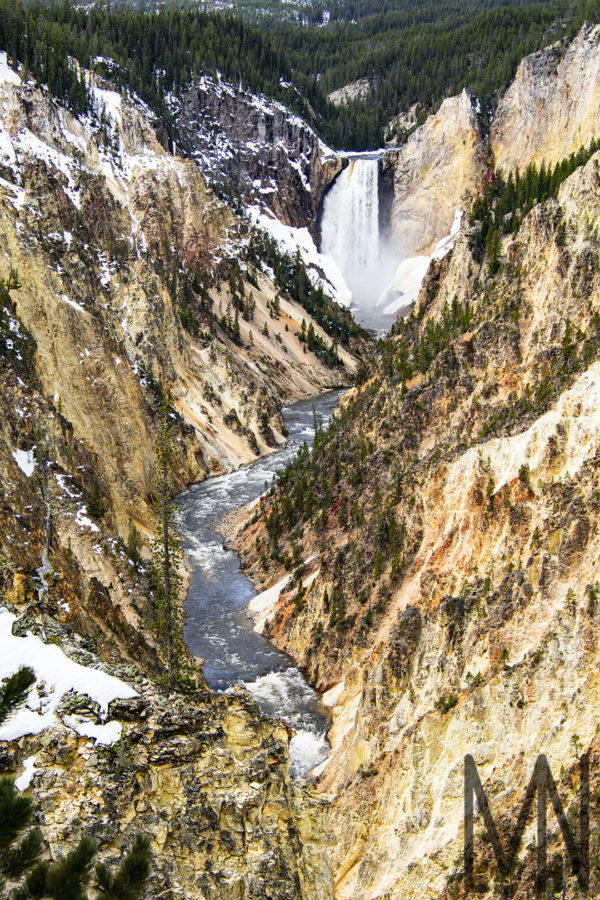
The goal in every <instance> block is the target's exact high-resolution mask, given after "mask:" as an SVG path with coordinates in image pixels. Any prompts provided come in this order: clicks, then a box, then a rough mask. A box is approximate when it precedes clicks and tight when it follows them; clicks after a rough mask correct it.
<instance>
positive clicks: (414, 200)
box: [381, 91, 487, 259]
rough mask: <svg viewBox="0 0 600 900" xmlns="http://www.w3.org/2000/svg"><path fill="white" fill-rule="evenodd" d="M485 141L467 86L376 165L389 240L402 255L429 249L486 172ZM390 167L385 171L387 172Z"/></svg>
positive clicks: (442, 234) (433, 245)
mask: <svg viewBox="0 0 600 900" xmlns="http://www.w3.org/2000/svg"><path fill="white" fill-rule="evenodd" d="M486 164H487V158H486V141H485V139H484V137H483V134H482V130H481V127H480V124H479V122H478V119H477V115H476V111H475V109H474V107H473V104H472V102H471V99H470V98H469V96H468V94H467V93H466V91H463V93H462V94H460V96H458V97H450V98H449V99H448V100H445V101H444V102H443V103H442V105H441V106H440V108H439V110H438V112H437V113H436V114H435V115H433V116H430V117H429V118H428V119H427V121H426V122H425V124H424V125H422V126H421V127H420V128H417V130H416V131H415V132H414V133H413V134H412V135H411V137H410V138H409V139H408V141H407V142H406V144H404V145H403V146H402V147H400V148H398V149H397V150H396V149H394V150H392V149H389V150H387V151H386V152H385V154H384V156H383V159H382V162H381V166H382V173H383V179H384V180H386V178H387V179H389V181H390V182H391V190H392V194H393V200H392V203H391V210H390V222H389V232H388V233H389V242H390V244H391V246H392V247H393V249H394V251H395V252H396V253H398V254H399V255H400V256H401V258H403V259H406V258H408V257H411V256H418V255H421V254H425V255H429V254H430V253H431V251H432V250H433V248H434V247H435V245H436V244H437V242H438V241H439V240H440V238H442V237H443V236H444V235H446V234H448V233H449V232H450V228H451V226H452V221H453V219H454V214H455V212H456V210H457V209H458V208H460V207H461V204H463V203H464V202H465V200H466V199H467V197H468V196H471V197H472V196H473V195H474V194H475V192H476V191H477V190H478V188H479V186H480V184H481V182H482V180H483V177H484V175H485V172H486ZM387 173H389V174H387Z"/></svg>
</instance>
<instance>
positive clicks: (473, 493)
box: [238, 154, 600, 900]
mask: <svg viewBox="0 0 600 900" xmlns="http://www.w3.org/2000/svg"><path fill="white" fill-rule="evenodd" d="M599 186H600V156H599V155H598V154H596V155H595V156H594V157H592V159H591V160H590V161H589V162H588V163H587V164H586V165H585V166H584V167H580V168H579V169H577V170H576V172H575V173H574V174H573V175H572V176H571V177H570V178H568V179H567V180H566V181H565V182H564V183H563V185H562V187H561V190H560V194H559V197H558V201H554V200H552V201H548V202H547V203H545V204H542V205H538V206H536V207H535V208H534V209H533V210H532V211H531V213H530V214H529V215H528V216H527V217H526V218H525V219H524V221H523V223H522V225H521V227H520V229H519V231H518V233H517V234H516V235H515V236H514V237H513V238H507V239H506V240H505V243H504V247H503V248H502V249H503V255H502V259H501V265H500V269H499V271H498V272H494V273H493V274H492V271H491V269H493V266H492V265H491V264H489V265H488V262H487V261H486V262H484V263H483V265H480V264H479V263H478V262H477V260H476V259H475V258H474V256H473V255H472V251H471V249H470V235H469V231H468V229H467V228H464V227H463V230H462V233H461V236H460V238H459V240H458V242H457V245H456V247H455V249H454V251H453V253H452V254H451V255H450V256H449V257H447V258H446V259H444V260H442V261H439V262H437V263H434V264H432V266H431V268H430V271H429V273H428V276H427V279H426V281H425V283H424V285H423V288H422V291H421V295H420V298H419V303H418V308H417V310H416V311H415V313H414V314H413V316H412V317H411V318H410V319H409V320H408V322H407V323H406V324H400V325H398V326H397V329H396V333H395V334H393V335H392V336H391V337H390V338H389V340H388V341H387V342H386V343H385V344H384V346H383V347H382V348H381V351H380V355H379V360H378V363H377V365H376V366H375V367H373V368H372V369H371V370H370V373H368V374H367V380H366V381H365V383H364V385H363V386H362V387H361V388H360V389H359V390H357V391H355V392H353V393H352V395H351V396H350V397H349V398H348V399H347V401H346V403H345V406H344V408H343V410H342V411H341V412H340V415H339V417H338V420H337V423H335V424H334V425H333V426H332V427H331V428H330V429H329V430H328V431H327V432H326V433H323V434H322V435H321V436H320V437H319V438H318V439H317V440H316V442H315V447H316V450H315V453H314V456H313V458H312V459H311V460H306V459H304V460H303V459H300V458H299V459H298V461H297V463H296V464H295V465H294V466H292V467H291V468H290V469H289V470H288V472H287V473H286V475H284V476H283V477H282V479H281V481H280V486H279V488H278V489H276V490H275V491H274V492H273V494H272V495H271V497H270V498H268V499H267V500H266V502H265V506H264V510H263V512H262V515H260V516H258V517H255V518H254V520H253V521H252V522H250V523H248V525H247V526H246V529H245V530H244V531H243V532H242V533H241V535H240V536H239V537H238V542H239V545H240V547H241V549H242V552H243V553H244V555H245V559H246V563H247V565H248V566H249V567H250V570H251V571H252V572H253V573H254V576H255V577H256V578H257V579H261V580H262V581H263V582H264V581H265V580H266V579H267V578H268V579H269V580H268V581H267V583H270V581H271V579H272V580H273V581H275V580H277V579H279V577H280V574H281V568H280V565H279V564H280V562H281V560H283V561H284V562H285V561H286V560H289V558H290V554H291V555H293V548H294V546H296V545H298V544H299V545H301V546H302V548H303V557H304V559H306V560H309V562H307V564H306V565H305V567H304V568H302V567H301V568H299V569H297V570H296V572H295V575H294V578H293V579H292V581H291V583H290V585H289V586H288V587H287V588H286V589H285V590H284V592H283V593H282V594H281V596H280V599H279V601H278V603H277V605H276V606H275V607H274V608H273V609H272V610H271V612H270V614H269V616H268V617H267V621H266V625H265V628H266V631H267V632H268V634H269V635H270V636H271V637H272V639H273V640H274V641H275V642H276V644H277V645H278V646H279V647H281V648H283V649H285V650H286V651H287V652H290V653H292V655H293V656H294V657H295V659H296V660H297V662H298V663H299V665H301V666H302V667H303V668H304V670H305V671H306V672H307V673H308V675H309V678H310V679H311V681H312V682H313V683H314V684H315V685H318V686H319V687H320V688H321V690H322V691H324V696H323V699H324V702H325V703H326V704H327V705H329V706H330V708H331V710H332V713H333V716H334V721H333V726H332V728H331V731H330V739H331V743H332V754H331V756H330V757H329V759H328V761H327V762H326V763H325V764H324V765H323V766H322V768H321V770H320V771H319V772H318V778H319V783H320V787H321V789H322V790H323V791H324V792H326V793H327V795H328V796H330V797H331V798H332V810H331V822H332V824H331V840H330V845H329V849H330V856H331V861H332V867H333V871H334V882H335V890H336V896H337V897H340V898H352V900H360V898H365V900H366V898H374V897H386V898H404V897H407V896H413V895H418V896H420V897H431V898H434V897H439V896H454V897H455V896H459V895H461V896H462V893H461V892H462V891H464V886H463V885H462V873H463V870H462V840H463V835H462V825H463V822H462V815H463V796H462V793H463V759H464V756H465V754H467V753H471V754H473V756H474V758H475V761H476V763H477V765H478V767H479V771H480V774H481V778H482V781H483V783H484V786H485V788H486V790H487V792H488V797H489V798H490V804H491V808H492V811H493V813H494V815H495V816H496V817H497V820H498V821H499V822H500V827H501V833H503V834H507V831H504V830H503V829H508V826H509V823H511V822H512V823H513V824H514V821H515V820H516V815H517V811H518V809H519V805H520V803H521V802H522V800H523V797H524V792H525V788H526V785H527V783H528V781H529V778H530V776H531V772H532V770H533V765H534V762H535V760H536V757H537V756H538V754H540V753H544V754H546V756H547V758H548V761H549V763H550V767H551V770H552V772H553V773H554V777H555V778H556V779H557V780H558V781H559V782H560V784H559V791H560V792H561V793H562V796H563V800H564V802H565V807H568V806H569V805H570V804H571V803H574V802H575V797H576V790H577V785H578V774H577V771H578V764H577V762H576V756H577V755H578V754H580V753H581V752H582V751H584V750H587V749H589V751H590V753H591V755H592V756H593V757H594V758H595V754H596V753H597V737H596V732H597V726H598V703H599V683H598V643H597V640H596V638H595V633H596V630H597V625H596V622H597V616H598V603H597V592H598V567H597V559H598V550H599V546H598V529H597V516H598V494H597V489H596V484H597V478H598V459H599V456H598V452H599V438H598V434H599V432H598V423H599V421H600V420H599V415H600V369H599V363H598V358H597V349H598V343H597V341H598V327H599V323H600V281H599V276H598V271H597V266H596V265H595V263H594V259H595V256H596V252H597V242H598V230H599V227H600V207H599V205H598V202H597V198H598V196H599V193H598V187H599ZM276 522H277V523H279V528H278V529H277V532H276V531H275V523H276ZM282 525H283V527H282ZM269 556H270V558H271V562H270V563H269V568H268V570H267V573H265V570H264V566H265V560H267V559H268V558H269ZM311 557H312V561H310V559H311ZM288 565H289V563H288ZM271 567H272V569H271ZM269 573H271V574H269ZM594 783H595V782H594ZM594 803H595V801H594ZM530 821H531V820H530ZM597 823H598V811H597V806H595V805H592V829H591V830H592V835H596V831H597ZM478 828H479V824H478ZM534 828H535V824H534V823H533V824H530V826H529V830H528V831H527V832H526V838H525V840H524V842H523V848H522V852H521V857H520V861H519V862H518V864H517V866H516V868H515V870H514V872H513V876H512V883H511V884H510V885H507V886H505V888H504V896H509V897H523V896H532V895H533V892H534V879H535V864H534V863H535V860H534V859H533V858H532V853H533V850H532V846H533V845H532V844H531V843H530V841H531V840H532V835H533V834H534V831H533V829H534ZM482 830H483V829H482V828H481V829H480V831H482ZM551 830H553V839H552V840H553V842H554V843H553V844H552V846H553V847H554V848H555V849H556V846H557V844H556V830H555V829H554V825H552V826H551ZM595 842H596V843H595ZM597 852H598V847H597V836H596V837H593V840H592V859H597ZM477 854H479V856H478V857H477V858H478V860H479V863H478V865H479V870H478V873H477V878H478V883H479V888H480V893H482V894H483V895H484V896H492V895H495V894H494V890H496V891H497V890H499V887H498V883H499V879H498V873H497V870H496V869H494V866H493V858H492V856H491V851H490V847H489V844H488V845H486V844H485V843H484V842H483V843H479V844H478V848H477ZM595 865H596V864H595V863H594V866H595ZM594 866H592V878H593V879H597V869H596V868H595V867H594ZM559 874H560V873H559ZM578 890H579V888H578V887H577V884H576V879H575V878H574V877H572V876H571V874H570V873H569V879H568V883H567V887H566V889H565V893H564V894H563V896H566V897H574V896H578ZM597 890H598V885H597V883H596V881H593V885H592V893H594V892H597Z"/></svg>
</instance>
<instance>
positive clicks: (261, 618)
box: [248, 575, 292, 634]
mask: <svg viewBox="0 0 600 900" xmlns="http://www.w3.org/2000/svg"><path fill="white" fill-rule="evenodd" d="M291 577H292V576H291V575H284V577H283V578H282V579H281V581H278V582H277V584H274V585H273V587H270V588H268V589H267V590H266V591H263V592H262V593H261V594H257V595H256V597H253V598H252V600H251V601H250V603H249V604H248V612H249V613H250V614H251V615H252V616H253V618H254V620H255V622H254V630H255V631H256V632H257V633H258V634H262V633H263V631H264V627H265V623H266V621H267V619H268V618H269V616H270V614H271V613H272V612H273V610H274V608H275V606H276V604H277V601H278V600H279V598H280V596H281V593H282V591H283V590H284V589H285V588H286V587H287V585H288V584H289V582H290V579H291Z"/></svg>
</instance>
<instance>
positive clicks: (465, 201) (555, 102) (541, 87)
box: [382, 25, 600, 259]
mask: <svg viewBox="0 0 600 900" xmlns="http://www.w3.org/2000/svg"><path fill="white" fill-rule="evenodd" d="M599 42H600V32H599V29H598V27H597V26H594V27H592V26H588V25H586V26H584V27H583V28H582V30H581V31H580V33H579V34H578V35H577V37H576V38H575V40H574V41H573V42H572V43H570V44H569V45H566V46H565V45H564V44H563V43H558V44H556V45H553V46H550V47H547V48H546V49H545V50H541V51H539V52H537V53H534V54H532V55H531V56H528V57H526V58H525V59H524V60H523V61H522V62H521V64H520V66H519V68H518V70H517V73H516V76H515V78H514V81H513V82H512V84H511V85H510V87H509V88H508V90H507V91H506V93H505V94H504V96H503V97H502V98H501V99H500V101H499V103H498V106H497V108H496V110H495V112H494V114H493V116H492V118H491V121H488V120H487V119H484V118H482V117H481V115H480V114H479V112H478V110H477V107H476V105H475V104H474V102H473V101H472V100H471V99H470V98H469V97H468V95H467V94H466V92H463V93H462V94H461V95H460V96H458V97H451V98H449V99H448V100H445V101H444V102H443V103H442V105H441V107H440V109H439V110H438V111H437V113H436V114H435V115H432V116H430V117H429V118H428V119H427V120H426V122H425V123H424V124H423V125H421V126H419V127H418V128H416V129H415V130H414V131H413V132H412V133H411V134H410V136H409V137H408V138H407V140H406V142H405V143H404V144H403V145H402V146H401V147H398V148H389V149H388V150H387V151H386V153H385V154H384V157H383V160H382V172H383V179H384V182H385V183H386V186H387V188H388V189H389V191H391V193H392V195H393V200H392V202H391V210H390V218H389V224H388V230H389V236H390V241H391V245H392V248H393V250H394V251H395V252H396V253H397V254H399V255H400V257H401V258H402V259H405V258H409V257H413V256H418V255H421V254H425V255H428V254H430V253H431V250H432V248H433V247H434V246H435V244H436V243H437V242H438V241H439V240H441V239H442V238H443V237H444V236H445V235H447V234H448V233H449V231H450V226H451V225H452V219H453V216H454V213H455V211H456V210H457V209H469V208H470V204H471V202H472V198H473V196H474V195H475V193H476V192H477V191H478V190H480V189H481V187H482V185H483V184H484V182H485V179H486V178H487V177H489V175H490V174H491V172H493V171H494V170H497V169H502V170H503V172H504V174H505V175H508V174H509V173H510V172H514V171H516V170H517V169H519V171H520V172H524V171H525V169H526V168H527V166H528V165H529V164H530V163H535V164H536V165H537V166H538V167H539V166H541V164H542V163H543V162H545V163H546V166H548V165H554V164H555V163H557V162H560V161H561V160H563V159H566V158H567V157H568V156H569V155H570V154H571V153H576V152H577V151H578V150H579V149H580V148H581V147H587V146H588V145H589V144H590V142H591V140H592V139H593V138H594V137H597V135H598V133H599V130H600V121H599V118H598V117H599V113H598V109H599V108H600V105H599V101H598V95H599V91H600V74H599V71H600V69H599V67H600V44H599Z"/></svg>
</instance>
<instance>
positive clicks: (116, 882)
mask: <svg viewBox="0 0 600 900" xmlns="http://www.w3.org/2000/svg"><path fill="white" fill-rule="evenodd" d="M34 682H35V675H34V673H33V670H32V669H30V668H27V667H25V666H22V667H21V668H20V669H19V670H18V671H17V672H15V673H14V674H13V675H11V677H10V678H9V679H8V680H7V682H6V683H5V684H4V685H3V686H2V687H0V725H2V724H3V723H4V722H5V721H6V720H7V719H8V718H9V717H10V716H12V715H13V714H14V713H15V712H16V711H17V710H18V708H19V707H20V706H22V704H23V703H24V702H25V700H26V699H27V694H28V693H29V689H30V688H31V686H32V685H33V684H34ZM33 810H34V804H33V800H32V799H31V797H24V796H23V795H22V794H21V793H20V792H19V791H18V790H17V788H16V787H15V784H14V780H13V779H12V778H2V779H0V891H2V896H3V897H6V898H8V897H10V898H11V900H38V898H42V897H44V898H54V900H86V898H87V897H88V893H87V888H88V886H89V883H90V881H91V877H92V867H93V862H94V858H95V856H96V849H97V847H96V842H95V841H94V840H92V839H91V838H87V837H84V838H82V840H81V841H80V842H79V844H78V845H77V847H75V849H74V850H72V851H71V852H70V853H68V854H67V855H66V856H65V857H64V858H63V859H61V860H59V861H58V862H53V863H51V862H38V858H39V855H40V853H41V851H42V846H43V837H42V834H41V832H40V831H39V829H37V828H36V829H31V830H28V829H29V826H30V824H31V819H32V817H33ZM25 832H26V833H25ZM24 833H25V834H24ZM151 859H152V855H151V852H150V839H149V838H148V837H147V836H146V835H142V834H138V835H137V837H136V839H135V841H134V844H133V846H132V847H131V849H130V850H129V852H128V853H127V855H126V856H125V858H124V860H123V862H122V863H121V865H120V866H119V868H118V870H117V871H116V873H115V874H113V873H112V872H111V871H110V869H108V868H107V866H105V865H103V864H102V863H99V864H98V865H97V866H96V879H95V885H94V889H95V891H96V894H95V896H97V897H99V898H104V900H139V898H140V897H141V896H142V894H143V892H144V888H145V886H146V882H147V881H148V876H149V875H150V867H151ZM9 882H10V883H12V885H13V888H12V890H11V891H10V893H8V892H7V884H8V883H9Z"/></svg>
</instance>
